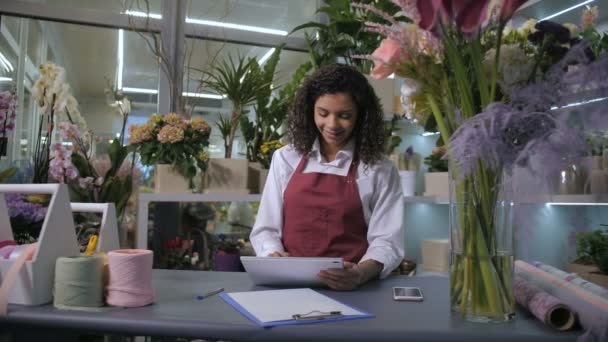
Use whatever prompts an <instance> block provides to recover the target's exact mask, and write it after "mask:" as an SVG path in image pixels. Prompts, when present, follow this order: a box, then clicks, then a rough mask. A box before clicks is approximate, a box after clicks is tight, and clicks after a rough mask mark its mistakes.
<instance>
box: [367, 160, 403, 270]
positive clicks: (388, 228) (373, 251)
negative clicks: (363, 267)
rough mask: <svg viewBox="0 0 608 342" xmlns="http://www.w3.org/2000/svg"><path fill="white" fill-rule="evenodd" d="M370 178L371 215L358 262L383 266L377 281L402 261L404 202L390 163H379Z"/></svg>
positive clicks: (396, 175)
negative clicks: (363, 248)
mask: <svg viewBox="0 0 608 342" xmlns="http://www.w3.org/2000/svg"><path fill="white" fill-rule="evenodd" d="M377 171H378V172H375V173H374V175H373V178H374V179H373V183H374V185H373V187H374V190H373V194H372V197H371V201H370V211H371V215H370V218H369V223H368V230H367V241H368V243H369V247H368V249H367V252H366V253H365V255H363V258H361V261H365V260H369V259H372V260H375V261H378V262H380V263H382V264H383V265H384V267H383V269H382V272H381V273H380V278H385V277H386V276H388V275H389V274H390V273H391V272H392V271H393V270H394V269H395V268H397V267H398V266H399V264H400V263H401V261H402V260H403V256H404V254H405V252H404V242H405V241H404V217H403V215H404V212H405V199H404V198H403V192H402V190H401V180H400V177H399V173H398V172H397V169H396V168H395V167H394V166H393V165H392V163H390V162H388V163H386V162H385V163H383V164H382V165H380V166H379V168H378V170H377Z"/></svg>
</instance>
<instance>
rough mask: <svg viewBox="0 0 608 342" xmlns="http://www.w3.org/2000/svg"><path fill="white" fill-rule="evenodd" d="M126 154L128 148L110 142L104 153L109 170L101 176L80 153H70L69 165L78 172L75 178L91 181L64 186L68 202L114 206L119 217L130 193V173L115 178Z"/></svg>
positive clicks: (131, 177)
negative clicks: (68, 193)
mask: <svg viewBox="0 0 608 342" xmlns="http://www.w3.org/2000/svg"><path fill="white" fill-rule="evenodd" d="M128 154H129V147H128V146H123V145H122V144H121V143H120V141H119V139H114V141H112V144H111V145H110V148H109V150H108V155H109V158H110V169H109V170H108V171H107V172H106V173H105V174H103V175H100V174H98V173H97V171H96V170H95V169H94V168H93V167H92V166H91V162H90V161H89V160H87V159H86V157H85V156H83V155H82V154H80V153H73V154H72V155H71V159H72V164H73V165H74V167H75V168H76V170H78V177H79V179H87V178H89V179H91V180H92V181H91V184H87V185H86V186H81V184H79V183H78V182H71V183H68V186H69V189H70V198H71V200H72V201H76V202H93V203H114V205H115V207H116V215H117V216H118V217H120V216H121V214H122V212H123V211H124V209H125V207H126V205H127V201H128V200H129V197H130V196H131V193H132V192H133V190H134V189H133V176H132V172H131V173H129V174H127V175H122V176H119V170H120V168H121V166H122V165H123V163H124V161H125V159H126V157H127V155H128ZM131 165H132V164H131ZM131 167H133V166H131Z"/></svg>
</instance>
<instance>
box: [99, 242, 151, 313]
mask: <svg viewBox="0 0 608 342" xmlns="http://www.w3.org/2000/svg"><path fill="white" fill-rule="evenodd" d="M152 261H153V260H152V251H149V250H146V249H119V250H115V251H111V252H109V253H108V263H109V269H110V279H109V284H108V286H107V287H106V289H107V291H108V295H107V299H106V302H107V303H108V304H110V305H114V306H124V307H138V306H144V305H148V304H150V303H152V302H153V301H154V290H153V289H152Z"/></svg>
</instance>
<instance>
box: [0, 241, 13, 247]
mask: <svg viewBox="0 0 608 342" xmlns="http://www.w3.org/2000/svg"><path fill="white" fill-rule="evenodd" d="M16 244H17V243H16V242H15V241H13V240H2V241H0V248H3V247H6V246H15V245H16Z"/></svg>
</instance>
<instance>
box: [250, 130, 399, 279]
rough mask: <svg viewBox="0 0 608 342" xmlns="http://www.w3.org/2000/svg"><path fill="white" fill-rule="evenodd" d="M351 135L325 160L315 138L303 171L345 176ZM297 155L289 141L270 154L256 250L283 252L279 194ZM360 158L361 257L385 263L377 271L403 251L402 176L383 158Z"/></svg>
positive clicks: (255, 235) (389, 267)
mask: <svg viewBox="0 0 608 342" xmlns="http://www.w3.org/2000/svg"><path fill="white" fill-rule="evenodd" d="M354 147H355V143H354V140H352V139H351V141H349V143H347V144H346V146H344V147H343V148H342V150H340V151H339V152H338V153H337V154H336V159H335V160H333V161H331V162H327V161H325V159H324V158H323V156H322V155H321V153H320V149H319V142H318V140H317V141H315V143H314V144H313V147H312V149H311V152H310V154H309V159H308V163H306V166H305V168H304V170H302V172H303V173H308V172H320V173H326V174H334V175H340V176H346V175H347V174H348V169H349V168H350V164H351V163H352V160H353V155H354ZM301 159H302V156H301V155H300V154H299V153H298V152H297V151H296V150H295V148H294V147H293V146H291V145H288V146H284V147H282V148H280V149H278V150H277V151H275V153H274V154H273V157H272V162H271V164H270V170H269V172H268V178H267V179H266V185H265V186H264V191H263V193H262V199H261V202H260V208H259V210H258V215H257V219H256V221H255V225H254V226H253V230H252V231H251V235H250V239H251V243H252V245H253V248H254V249H255V252H256V254H257V255H259V256H267V255H268V254H270V253H272V252H283V251H285V249H284V248H283V244H282V243H281V229H282V227H283V194H284V192H285V189H286V188H287V184H288V183H289V180H290V178H291V175H292V174H293V173H294V171H295V169H296V168H297V166H298V163H299V162H300V160H301ZM365 167H366V165H365V164H363V163H359V165H358V168H357V187H358V189H359V196H360V197H361V203H362V206H363V214H364V217H365V222H366V223H367V226H368V230H367V242H368V244H369V247H368V248H367V251H366V253H365V255H363V257H362V258H361V261H365V260H368V259H373V260H376V261H378V262H380V263H382V264H383V265H384V268H383V270H382V272H381V273H380V277H381V278H384V277H386V276H387V275H388V274H389V273H391V272H392V271H393V270H394V269H395V268H396V267H397V266H399V264H400V263H401V260H402V259H403V256H404V246H403V244H404V227H403V225H404V218H403V213H404V211H405V200H404V198H403V192H402V190H401V180H400V178H399V173H398V172H397V169H396V168H395V166H394V164H393V163H392V162H391V161H390V160H388V158H383V159H382V160H381V161H380V162H378V163H377V164H376V165H373V166H370V167H369V168H367V169H365Z"/></svg>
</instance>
